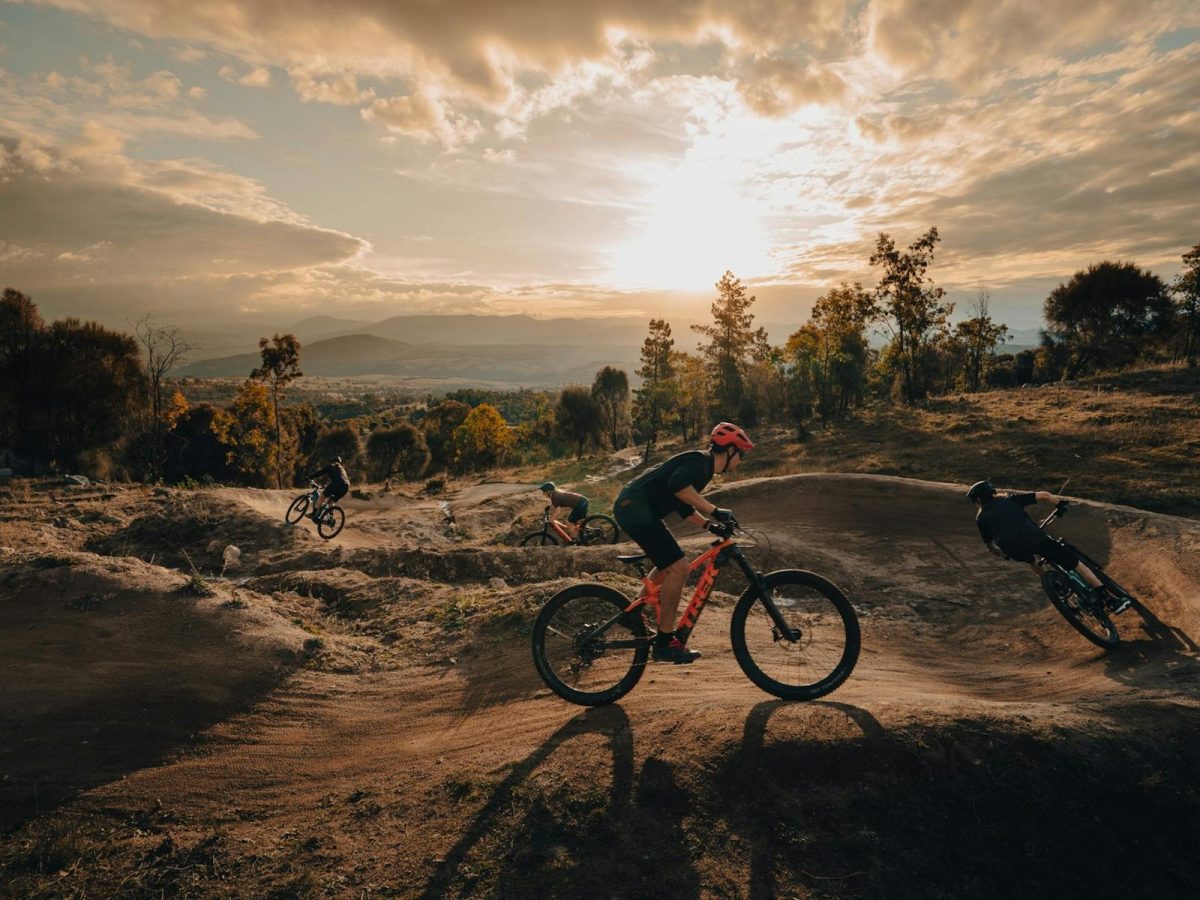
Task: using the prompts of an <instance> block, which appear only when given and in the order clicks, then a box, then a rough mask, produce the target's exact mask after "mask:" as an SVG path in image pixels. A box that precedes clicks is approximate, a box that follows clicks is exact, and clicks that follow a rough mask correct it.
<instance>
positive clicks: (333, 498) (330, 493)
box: [325, 481, 350, 503]
mask: <svg viewBox="0 0 1200 900" xmlns="http://www.w3.org/2000/svg"><path fill="white" fill-rule="evenodd" d="M348 490H350V485H348V484H342V483H341V482H340V481H335V482H334V483H333V484H331V485H330V486H329V487H327V488H325V497H326V499H327V500H329V502H330V503H336V502H337V501H338V500H341V499H342V498H343V497H345V496H346V491H348Z"/></svg>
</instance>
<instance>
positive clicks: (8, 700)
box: [0, 553, 306, 830]
mask: <svg viewBox="0 0 1200 900" xmlns="http://www.w3.org/2000/svg"><path fill="white" fill-rule="evenodd" d="M206 592H207V591H206ZM211 593H212V595H211V596H204V597H198V596H196V594H195V592H194V589H193V586H192V583H191V582H189V580H188V579H186V578H184V577H183V576H181V575H179V574H178V573H175V572H171V571H168V570H166V569H162V568H159V567H157V566H150V565H147V564H145V563H143V562H141V561H139V560H136V559H100V558H98V557H95V556H92V555H90V554H79V553H68V554H58V555H52V556H47V555H28V554H16V553H8V554H5V555H4V556H3V557H0V659H5V660H8V661H10V662H9V665H10V667H12V668H16V669H17V670H18V671H19V677H10V676H6V678H5V685H4V689H3V692H2V694H0V735H2V737H0V771H2V772H3V773H4V776H3V779H2V780H0V830H7V829H8V828H10V827H12V826H13V825H14V824H16V823H17V822H19V821H21V820H22V819H23V818H25V817H26V816H28V815H30V814H31V813H33V812H35V811H37V810H39V809H46V808H49V807H53V806H54V805H55V803H57V802H58V801H59V800H60V799H61V798H63V797H64V796H68V795H71V794H73V793H75V792H77V791H79V790H82V789H84V788H87V787H90V786H92V785H96V784H103V783H105V782H108V781H110V780H112V779H113V778H116V777H120V776H122V775H123V774H124V773H126V772H129V771H134V770H137V769H140V768H143V767H145V766H148V765H152V764H154V763H156V762H158V761H160V760H161V759H162V757H163V756H164V754H167V753H168V752H169V751H171V750H172V749H174V748H177V747H179V746H181V745H183V744H185V743H187V742H188V741H189V739H191V738H193V737H194V736H195V735H196V734H197V733H198V732H200V731H201V730H203V729H204V728H206V727H207V726H209V725H211V724H213V723H215V722H219V721H222V720H224V719H226V718H228V717H229V716H231V715H235V714H237V713H238V712H240V711H243V710H246V709H248V708H250V707H251V706H252V705H253V704H254V703H255V702H256V701H257V700H258V699H259V698H261V696H262V695H263V693H264V692H265V691H267V690H269V689H270V688H271V687H272V686H273V685H275V684H276V683H278V681H279V679H280V678H281V677H282V675H283V674H284V673H285V672H286V671H288V670H289V669H290V668H292V667H293V666H294V664H295V663H296V662H297V661H298V660H300V659H301V658H302V647H303V641H304V638H305V637H306V635H304V633H303V632H301V631H299V630H298V629H295V628H293V627H290V626H288V625H287V624H286V623H285V622H282V621H281V620H279V619H278V618H277V617H273V616H271V615H270V614H269V613H267V612H265V611H263V610H261V609H256V608H254V606H253V605H252V604H250V603H248V602H246V601H245V600H239V601H236V602H234V598H232V597H231V596H230V595H229V594H228V593H226V592H223V591H220V590H212V592H211Z"/></svg>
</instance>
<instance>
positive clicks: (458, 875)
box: [0, 475, 1200, 898]
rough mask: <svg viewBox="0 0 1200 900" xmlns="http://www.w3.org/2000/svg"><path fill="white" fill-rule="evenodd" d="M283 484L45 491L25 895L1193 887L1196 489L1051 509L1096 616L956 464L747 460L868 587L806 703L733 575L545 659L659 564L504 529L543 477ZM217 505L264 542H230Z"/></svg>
mask: <svg viewBox="0 0 1200 900" xmlns="http://www.w3.org/2000/svg"><path fill="white" fill-rule="evenodd" d="M293 496H295V492H274V491H247V490H231V489H222V490H216V491H209V492H198V493H195V494H190V495H189V494H186V493H184V492H175V493H172V494H169V495H161V496H160V495H155V494H152V493H149V492H146V491H141V492H140V493H139V492H130V493H128V494H121V495H120V496H118V497H110V498H108V499H106V500H104V501H102V502H103V504H104V509H105V510H106V515H108V516H109V520H108V521H100V520H99V519H95V518H92V517H91V508H90V507H89V503H91V502H93V501H91V500H89V499H87V498H80V499H73V500H70V501H69V502H70V504H71V506H72V507H73V508H74V509H75V512H72V513H70V522H68V524H67V526H63V527H60V526H58V525H54V524H53V522H52V518H53V516H55V515H59V516H61V515H62V514H63V513H62V509H63V508H64V507H63V503H64V500H63V499H62V498H61V497H60V498H59V499H58V500H57V501H55V502H54V503H51V502H49V501H46V502H44V503H40V502H39V501H37V500H35V501H33V502H30V501H26V502H24V503H23V504H21V510H22V513H21V514H22V515H23V516H25V517H26V519H28V518H29V517H30V516H31V515H32V516H33V518H34V519H38V517H41V519H45V520H46V521H45V522H42V521H41V520H40V519H39V521H38V522H37V523H36V524H35V527H29V526H28V522H27V521H26V522H24V523H23V524H24V525H25V526H26V527H24V528H22V529H18V528H16V527H15V526H13V527H7V526H6V525H5V523H4V521H0V544H3V545H5V547H6V549H4V550H2V551H0V553H2V554H3V555H2V556H0V659H2V660H4V665H5V669H6V675H7V677H6V678H5V679H4V682H3V684H4V687H3V689H2V690H0V809H2V810H4V816H3V818H2V819H0V829H2V830H3V832H4V834H3V836H2V837H0V885H7V888H6V889H7V890H9V891H10V892H12V893H13V894H14V895H15V896H25V895H45V896H83V895H84V894H87V895H93V896H95V895H127V896H150V895H154V896H161V895H168V896H173V895H189V896H206V897H207V896H212V897H217V896H221V897H225V896H247V897H249V896H265V895H274V896H295V897H305V896H314V897H316V896H339V897H340V896H346V897H350V896H354V897H362V896H394V897H428V898H433V897H445V896H456V897H491V896H503V897H754V898H767V897H779V896H786V897H901V896H928V897H960V896H984V897H993V896H994V897H1011V896H1014V895H1022V896H1045V895H1050V894H1056V895H1060V896H1085V895H1092V896H1112V895H1115V894H1118V893H1120V894H1121V895H1123V896H1130V895H1132V896H1180V895H1183V894H1185V893H1186V894H1190V893H1191V891H1192V890H1193V888H1194V884H1195V883H1196V880H1197V878H1200V854H1197V853H1196V852H1195V850H1194V847H1193V830H1194V829H1193V828H1192V827H1191V825H1192V823H1194V822H1195V821H1197V814H1198V813H1200V782H1198V780H1197V778H1196V775H1195V773H1196V771H1200V727H1198V726H1200V661H1198V660H1197V651H1198V649H1200V647H1198V646H1197V644H1196V642H1195V639H1196V638H1200V554H1198V552H1197V551H1200V522H1197V521H1195V520H1192V519H1181V518H1174V517H1170V516H1164V515H1158V514H1153V513H1146V512H1143V511H1139V510H1135V509H1131V508H1127V507H1118V506H1108V505H1103V504H1097V503H1088V502H1081V503H1078V504H1076V505H1075V506H1074V507H1073V508H1072V510H1071V512H1070V515H1068V516H1067V517H1066V518H1064V519H1063V520H1062V522H1061V523H1060V524H1056V526H1055V529H1054V530H1055V533H1056V534H1059V535H1061V536H1064V537H1067V538H1069V539H1070V540H1071V541H1072V542H1074V543H1077V544H1078V545H1079V546H1081V547H1082V548H1084V549H1086V550H1087V552H1088V553H1089V554H1090V555H1092V556H1094V557H1097V558H1098V559H1099V560H1100V561H1101V562H1103V563H1104V564H1105V566H1106V569H1107V571H1109V572H1110V573H1111V574H1112V575H1113V576H1114V577H1115V578H1116V579H1117V580H1118V581H1120V582H1121V583H1122V584H1124V585H1125V586H1126V587H1127V588H1129V589H1130V590H1131V591H1132V592H1133V593H1134V594H1135V595H1136V596H1137V597H1138V598H1139V600H1140V601H1141V603H1140V604H1139V605H1138V606H1137V607H1135V608H1134V609H1132V610H1130V611H1128V612H1126V613H1124V614H1122V615H1121V616H1120V617H1118V618H1117V625H1118V628H1119V630H1120V632H1121V637H1122V642H1121V644H1120V645H1119V646H1118V647H1117V648H1116V649H1114V650H1110V651H1104V650H1101V649H1100V648H1098V647H1095V646H1093V645H1092V644H1090V643H1088V642H1087V641H1085V640H1084V639H1083V638H1082V637H1081V636H1080V635H1079V634H1078V633H1076V632H1075V631H1074V630H1072V628H1071V627H1070V626H1069V625H1068V623H1067V622H1066V621H1065V620H1064V619H1063V618H1062V616H1061V615H1059V613H1058V612H1057V611H1056V610H1055V609H1054V608H1053V607H1052V606H1051V605H1050V603H1049V601H1048V600H1047V599H1046V597H1045V595H1044V594H1043V593H1042V590H1041V587H1040V585H1039V583H1038V581H1037V580H1036V579H1035V578H1034V577H1033V575H1032V574H1031V573H1030V571H1029V570H1028V569H1027V568H1026V567H1024V566H1021V565H1019V564H1016V563H1011V562H1004V561H1002V560H999V559H997V558H995V557H993V556H991V555H990V554H988V553H987V552H986V550H985V548H984V547H983V544H982V543H981V541H980V540H979V536H978V533H977V531H976V530H975V526H974V523H973V521H972V513H973V509H972V508H971V507H970V505H969V504H967V503H966V501H965V500H964V499H963V486H960V485H947V484H937V483H930V482H919V481H912V480H906V479H900V478H890V477H883V476H866V475H864V476H846V475H837V476H834V475H804V476H788V477H783V478H771V479H750V480H746V481H742V482H738V483H736V484H734V485H732V486H730V487H728V488H725V489H723V490H720V491H714V492H713V493H712V494H711V495H710V496H711V497H712V498H713V499H714V501H715V502H718V503H720V504H721V505H724V506H729V507H731V508H732V509H734V511H735V512H736V514H737V516H738V518H739V520H740V521H741V522H742V523H743V525H745V526H746V527H747V528H749V529H752V530H753V532H754V533H755V535H754V539H753V540H752V541H750V542H749V543H748V545H747V546H748V548H749V549H748V554H749V555H750V558H751V560H752V562H754V563H755V564H756V565H757V566H760V567H762V568H763V569H774V568H785V567H786V568H791V567H798V568H804V569H810V570H812V571H815V572H818V573H820V574H822V575H824V576H826V577H827V578H829V579H831V580H832V581H834V582H835V583H837V584H838V585H839V586H840V587H841V588H842V589H843V591H845V593H846V594H847V595H848V596H849V597H850V599H851V601H852V602H853V604H854V606H855V609H856V610H857V613H858V617H859V620H860V623H861V628H862V654H861V657H860V659H859V662H858V665H857V668H856V669H855V670H854V672H853V675H852V676H851V677H850V679H849V680H848V681H847V682H846V683H845V684H844V685H843V686H841V687H840V688H839V689H838V690H837V691H836V692H835V693H833V694H831V695H830V696H828V697H827V698H825V699H823V700H819V701H815V702H810V703H787V702H783V701H779V700H775V699H773V698H771V697H770V696H768V695H766V694H764V693H762V692H761V691H760V690H759V689H758V688H756V687H755V686H754V685H753V684H751V683H750V682H749V681H748V680H747V679H746V677H745V676H744V675H743V674H742V672H741V670H740V669H739V668H738V666H737V664H736V662H735V660H734V657H733V652H732V650H731V648H730V641H729V616H730V612H731V610H732V608H733V602H734V599H735V598H734V597H733V596H731V595H729V594H726V593H724V592H723V590H724V589H728V590H733V589H734V588H733V585H732V583H730V584H729V585H726V584H725V582H724V579H723V578H722V579H721V580H718V583H717V593H716V594H715V596H714V599H713V601H712V602H711V603H710V605H709V607H708V608H707V609H706V610H705V612H704V615H703V618H702V619H701V621H700V623H699V626H698V628H697V629H696V631H695V633H694V635H693V637H692V639H691V642H690V644H691V646H693V647H695V648H696V649H699V650H701V651H702V652H703V658H702V659H701V660H700V661H698V662H697V663H695V664H694V665H691V666H680V667H671V666H669V665H665V664H655V665H652V666H651V667H650V668H649V669H648V670H647V672H646V674H645V677H644V678H643V679H642V680H641V682H640V684H639V685H638V686H637V687H636V688H635V689H634V690H633V691H632V692H631V693H630V694H629V695H627V696H626V697H624V698H623V699H622V700H621V701H620V702H619V703H617V704H615V705H612V706H607V707H602V708H598V709H592V710H584V709H582V708H580V707H575V706H571V705H570V704H567V703H565V702H564V701H562V700H560V699H559V698H557V697H555V696H554V695H552V694H551V693H550V692H549V691H548V690H547V689H546V688H545V687H544V685H543V684H542V683H541V681H540V680H539V678H538V676H537V674H536V671H535V669H534V666H533V664H532V661H531V657H530V649H529V632H530V625H531V623H532V621H533V619H534V617H535V616H536V615H537V613H538V611H539V609H540V608H541V606H542V605H543V604H544V603H545V601H546V600H547V599H548V598H549V597H550V596H552V595H553V594H554V593H555V592H556V591H557V590H560V589H561V588H563V587H565V586H567V585H569V584H572V583H575V582H578V581H580V580H584V579H586V580H595V579H599V580H602V581H604V582H605V583H606V584H610V585H612V586H614V587H617V588H618V589H621V590H626V591H630V592H632V591H633V590H634V589H635V580H634V579H633V578H631V577H630V573H629V572H626V571H624V569H623V567H622V566H621V564H620V563H618V562H617V561H616V559H615V557H616V554H617V553H620V552H630V551H631V550H632V549H633V548H632V547H631V546H629V545H623V546H622V545H619V546H617V547H599V548H597V547H588V548H574V547H572V548H537V549H534V550H521V549H517V548H514V547H511V546H508V545H507V544H506V543H505V538H506V535H508V534H511V533H512V532H513V531H514V519H516V518H518V517H521V516H524V517H526V518H527V519H528V517H530V516H533V515H535V514H536V513H537V512H539V511H540V507H541V502H542V501H541V500H540V498H538V497H537V496H536V495H535V494H533V492H532V491H531V490H530V488H529V486H521V485H493V486H488V485H482V486H480V489H479V490H477V491H474V492H464V493H460V494H459V495H457V496H456V497H453V498H449V499H445V500H430V499H422V498H416V497H414V498H407V499H403V500H353V499H351V498H347V502H346V510H347V526H346V529H345V532H344V534H345V536H346V537H345V540H342V539H341V538H340V537H339V539H335V540H334V541H332V542H324V541H321V540H320V539H319V538H318V537H317V536H316V535H315V533H314V532H313V529H312V528H311V527H310V528H307V529H305V528H304V527H303V526H299V527H297V528H288V527H286V526H282V525H281V524H279V523H281V521H282V515H283V510H284V509H285V508H286V505H287V502H288V501H289V500H290V499H291V498H292V497H293ZM94 502H97V503H99V502H101V501H94ZM356 503H357V504H359V505H358V506H355V504H356ZM448 509H449V512H447V510H448ZM4 510H5V515H8V514H13V515H15V511H14V510H15V504H14V503H12V502H7V503H6V504H5V506H4ZM31 510H32V513H31ZM189 516H192V517H196V516H199V517H200V518H201V519H202V520H203V521H202V523H201V525H202V526H203V527H199V526H196V525H195V523H194V522H193V521H192V519H190V518H189ZM5 521H7V520H5ZM153 523H157V529H155V528H153V527H151V525H152V524H153ZM516 530H519V529H516ZM679 533H680V535H681V537H683V542H684V545H685V548H687V549H689V550H692V551H699V550H700V549H701V548H703V547H704V546H706V543H707V540H708V539H707V537H706V536H705V535H703V534H699V533H696V532H695V531H694V530H693V529H690V528H689V527H688V526H684V527H682V528H681V529H680V532H679ZM226 535H236V537H237V539H238V540H240V541H241V542H242V544H243V545H244V546H243V548H242V549H243V551H244V552H243V558H242V561H241V563H240V564H239V565H240V568H239V569H238V571H236V572H224V573H223V574H218V572H217V569H218V566H219V565H220V562H221V555H220V544H221V541H222V540H224V539H225V537H224V536H226ZM51 539H53V540H54V541H56V542H57V543H55V544H54V545H53V549H52V550H48V549H47V546H46V545H47V543H48V542H49V541H50V540H51ZM169 545H170V546H169ZM751 545H752V546H751ZM172 546H174V547H175V548H177V549H172ZM181 550H186V551H187V553H186V560H185V554H184V553H182V552H180V551H181ZM4 890H5V888H0V893H3V891H4Z"/></svg>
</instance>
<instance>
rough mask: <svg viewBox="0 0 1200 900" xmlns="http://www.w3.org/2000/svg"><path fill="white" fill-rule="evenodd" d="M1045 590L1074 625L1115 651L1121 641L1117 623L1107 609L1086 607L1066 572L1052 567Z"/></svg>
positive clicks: (1098, 643)
mask: <svg viewBox="0 0 1200 900" xmlns="http://www.w3.org/2000/svg"><path fill="white" fill-rule="evenodd" d="M1110 580H1111V579H1110ZM1113 583H1114V584H1115V583H1116V582H1113ZM1118 587H1119V585H1118ZM1042 589H1043V590H1044V591H1045V592H1046V596H1047V597H1049V598H1050V602H1051V603H1053V604H1054V608H1055V609H1057V610H1058V611H1059V612H1060V613H1061V614H1062V617H1063V618H1064V619H1066V620H1067V621H1068V622H1070V623H1071V627H1072V628H1074V629H1075V630H1076V631H1078V632H1079V633H1080V634H1082V635H1083V636H1084V637H1085V638H1087V639H1088V640H1089V641H1091V642H1092V643H1093V644H1095V645H1096V646H1097V647H1103V648H1104V649H1105V650H1111V649H1112V648H1113V647H1115V646H1117V644H1119V643H1120V642H1121V635H1120V634H1119V633H1118V631H1117V626H1115V625H1114V624H1113V622H1112V619H1110V618H1109V617H1108V614H1107V613H1105V612H1104V611H1103V610H1101V611H1098V612H1089V611H1088V610H1087V609H1085V608H1084V607H1083V605H1082V600H1081V598H1080V597H1079V595H1078V593H1077V590H1076V587H1075V585H1074V584H1073V583H1072V582H1071V579H1070V578H1068V577H1067V576H1066V575H1064V574H1063V573H1062V572H1059V571H1058V570H1057V569H1051V570H1050V571H1048V572H1047V573H1046V574H1045V575H1043V576H1042Z"/></svg>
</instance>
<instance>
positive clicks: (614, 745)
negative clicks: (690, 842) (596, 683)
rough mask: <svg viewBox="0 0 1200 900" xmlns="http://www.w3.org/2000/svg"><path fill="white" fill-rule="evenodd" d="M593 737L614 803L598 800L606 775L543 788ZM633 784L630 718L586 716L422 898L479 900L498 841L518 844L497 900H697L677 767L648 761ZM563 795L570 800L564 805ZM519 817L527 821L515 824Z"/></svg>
mask: <svg viewBox="0 0 1200 900" xmlns="http://www.w3.org/2000/svg"><path fill="white" fill-rule="evenodd" d="M594 735H600V736H602V737H604V738H606V739H607V750H608V752H610V753H611V755H612V768H611V786H610V787H609V788H608V790H607V797H601V796H598V795H601V794H602V793H603V791H600V790H597V789H596V787H595V786H596V785H599V784H602V783H603V778H602V777H601V776H600V774H599V773H596V774H595V775H594V776H592V777H591V778H590V779H587V780H584V781H580V780H579V779H577V778H571V779H568V784H567V785H566V786H565V787H563V786H562V785H555V784H553V783H551V785H550V788H546V787H544V786H543V785H542V784H538V783H535V776H536V775H537V774H538V770H539V769H540V768H541V767H542V766H543V765H544V764H546V763H547V761H548V760H549V759H550V757H551V756H552V755H553V754H554V753H555V752H556V751H558V750H560V749H563V748H564V747H566V746H567V745H569V744H570V743H571V742H573V741H576V740H579V739H581V738H586V737H588V736H594ZM581 750H582V748H581ZM580 764H581V765H585V766H586V765H587V764H588V763H587V762H582V761H581V762H580ZM634 776H635V771H634V748H633V731H632V729H631V727H630V723H629V717H628V716H627V715H626V713H625V711H624V710H623V709H622V708H621V707H620V706H607V707H602V708H599V709H593V710H586V711H584V712H582V713H579V714H578V715H576V716H575V717H574V718H572V719H571V720H570V721H568V722H567V723H566V724H565V725H563V726H562V727H561V728H559V729H558V730H557V731H556V732H554V733H553V734H552V735H550V737H548V738H547V739H546V740H545V741H544V742H543V743H542V744H541V746H539V747H538V748H537V749H536V750H535V751H534V752H533V753H531V754H529V756H527V757H525V759H523V760H521V761H520V762H519V763H517V764H516V765H515V766H514V767H513V769H512V771H511V772H510V773H509V774H508V775H507V776H506V777H505V778H504V780H503V781H502V782H501V783H500V784H499V785H497V786H496V788H495V790H494V791H493V792H492V795H491V797H490V798H489V799H488V800H487V802H486V803H485V804H484V806H483V808H482V809H480V810H479V812H478V813H477V814H476V815H475V817H474V819H473V820H472V821H471V823H470V825H468V826H467V828H466V830H465V831H464V832H463V834H462V836H461V837H460V838H459V839H458V841H457V842H456V843H455V845H454V846H453V847H452V848H451V849H450V850H449V852H447V853H446V855H445V857H443V858H442V860H441V861H440V862H439V863H438V865H437V868H436V869H435V871H434V872H433V875H432V876H431V877H430V878H429V880H428V882H427V883H426V884H425V886H424V888H423V890H422V891H421V893H420V895H419V896H420V897H422V898H424V900H433V898H440V897H445V896H451V895H459V894H464V893H465V894H470V893H473V892H474V891H475V890H476V887H475V885H474V881H475V879H477V878H478V877H479V876H478V874H477V873H476V872H475V869H476V868H478V867H479V866H478V865H477V864H476V863H477V860H476V856H481V857H485V858H488V857H489V854H490V858H493V859H494V856H495V854H494V852H493V850H492V848H491V847H490V846H489V840H490V838H491V836H492V834H493V831H495V832H496V833H497V834H501V833H507V834H509V835H510V836H511V835H516V840H512V841H511V842H510V843H509V845H508V846H509V848H510V849H508V850H507V852H506V855H505V857H504V859H503V861H502V862H501V863H500V867H499V872H498V873H497V874H496V876H495V877H496V882H495V884H494V885H489V886H488V887H487V888H486V890H487V892H488V893H489V894H493V895H497V896H549V895H553V896H583V897H590V896H606V897H613V896H629V897H645V896H653V895H656V894H658V893H665V894H668V895H670V896H672V897H698V896H699V895H700V887H699V884H700V879H699V875H698V873H696V871H695V870H694V869H692V868H691V867H690V866H689V865H688V864H687V854H686V852H685V851H684V849H683V848H684V843H683V841H684V835H683V817H684V815H685V814H686V812H687V806H686V803H685V802H684V801H683V799H682V794H681V791H680V790H679V787H678V785H677V783H676V780H675V777H674V773H673V771H672V769H671V767H670V766H669V765H668V764H667V763H665V762H663V761H662V760H658V759H648V760H646V762H645V763H644V764H643V766H642V769H641V772H640V774H639V775H638V778H637V784H636V790H635V784H634V782H635V778H634ZM548 780H549V781H550V782H553V781H554V779H553V778H550V779H548ZM555 788H558V790H560V791H567V792H569V793H568V794H567V796H566V797H560V796H556V795H555V794H554V789H555ZM518 809H523V810H524V813H523V816H522V818H521V820H520V821H519V822H514V821H513V818H514V810H518ZM473 854H474V855H473ZM479 889H483V886H482V885H480V886H479Z"/></svg>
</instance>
